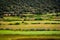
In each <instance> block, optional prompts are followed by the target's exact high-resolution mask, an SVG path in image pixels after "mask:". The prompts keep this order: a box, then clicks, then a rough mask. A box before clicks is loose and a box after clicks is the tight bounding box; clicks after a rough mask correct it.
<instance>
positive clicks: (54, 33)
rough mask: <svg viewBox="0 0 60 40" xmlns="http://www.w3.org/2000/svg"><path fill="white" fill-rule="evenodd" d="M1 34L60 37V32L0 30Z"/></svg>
mask: <svg viewBox="0 0 60 40" xmlns="http://www.w3.org/2000/svg"><path fill="white" fill-rule="evenodd" d="M0 34H3V35H4V34H19V35H60V31H11V30H0Z"/></svg>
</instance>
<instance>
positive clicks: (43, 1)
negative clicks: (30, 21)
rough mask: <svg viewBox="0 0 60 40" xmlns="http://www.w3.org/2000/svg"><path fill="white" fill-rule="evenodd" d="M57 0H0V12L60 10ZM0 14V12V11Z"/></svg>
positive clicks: (51, 11)
mask: <svg viewBox="0 0 60 40" xmlns="http://www.w3.org/2000/svg"><path fill="white" fill-rule="evenodd" d="M59 5H60V3H59V0H0V11H1V12H14V13H17V14H20V13H27V12H30V13H34V14H42V13H43V14H44V13H47V12H49V13H56V12H60V8H59V7H60V6H59ZM0 14H1V13H0Z"/></svg>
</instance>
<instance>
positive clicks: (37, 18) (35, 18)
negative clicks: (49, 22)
mask: <svg viewBox="0 0 60 40" xmlns="http://www.w3.org/2000/svg"><path fill="white" fill-rule="evenodd" d="M35 20H43V19H42V18H35Z"/></svg>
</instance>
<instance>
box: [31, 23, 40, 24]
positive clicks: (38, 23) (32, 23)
mask: <svg viewBox="0 0 60 40" xmlns="http://www.w3.org/2000/svg"><path fill="white" fill-rule="evenodd" d="M31 24H40V23H31Z"/></svg>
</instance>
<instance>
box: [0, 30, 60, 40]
mask: <svg viewBox="0 0 60 40" xmlns="http://www.w3.org/2000/svg"><path fill="white" fill-rule="evenodd" d="M59 39H60V31H11V30H0V40H59Z"/></svg>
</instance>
